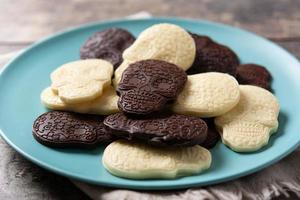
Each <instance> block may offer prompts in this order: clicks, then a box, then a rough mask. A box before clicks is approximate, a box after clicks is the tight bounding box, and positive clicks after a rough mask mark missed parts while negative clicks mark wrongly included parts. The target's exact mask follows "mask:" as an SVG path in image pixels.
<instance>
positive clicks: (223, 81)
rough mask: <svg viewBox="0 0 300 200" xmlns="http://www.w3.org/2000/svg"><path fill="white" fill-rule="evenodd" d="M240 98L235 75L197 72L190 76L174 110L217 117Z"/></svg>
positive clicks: (187, 113) (181, 112) (200, 115)
mask: <svg viewBox="0 0 300 200" xmlns="http://www.w3.org/2000/svg"><path fill="white" fill-rule="evenodd" d="M239 98H240V91H239V85H238V82H237V81H236V80H235V78H234V77H233V76H230V75H228V74H224V73H219V72H208V73H201V74H195V75H191V76H188V80H187V83H186V84H185V87H184V89H183V91H182V92H181V93H180V94H179V96H178V97H177V100H176V102H175V103H174V105H173V107H172V110H173V111H174V112H175V113H180V114H186V115H194V116H199V117H215V116H218V115H222V114H224V113H226V112H227V111H229V110H230V109H232V108H233V107H234V106H235V105H236V104H237V103H238V102H239Z"/></svg>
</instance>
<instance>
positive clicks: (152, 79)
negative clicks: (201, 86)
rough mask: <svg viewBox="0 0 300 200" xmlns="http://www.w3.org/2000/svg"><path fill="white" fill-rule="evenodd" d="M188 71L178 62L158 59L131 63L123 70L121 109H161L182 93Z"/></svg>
mask: <svg viewBox="0 0 300 200" xmlns="http://www.w3.org/2000/svg"><path fill="white" fill-rule="evenodd" d="M186 80H187V75H186V73H185V72H184V71H183V70H182V69H180V68H178V67H177V66H176V65H174V64H171V63H167V62H165V61H159V60H143V61H139V62H136V63H133V64H131V65H130V66H129V67H128V68H127V69H126V70H125V71H124V73H123V75H122V78H121V81H120V83H119V85H118V88H117V91H118V93H119V95H120V98H119V101H118V106H119V108H120V110H122V111H124V112H126V113H131V114H144V115H145V114H149V113H152V112H155V111H160V110H162V109H163V108H164V107H165V105H166V104H167V103H168V102H170V101H172V100H174V99H175V98H176V97H177V95H178V94H179V93H180V92H181V90H182V89H183V87H184V84H185V82H186Z"/></svg>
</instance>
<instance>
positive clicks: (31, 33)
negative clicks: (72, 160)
mask: <svg viewBox="0 0 300 200" xmlns="http://www.w3.org/2000/svg"><path fill="white" fill-rule="evenodd" d="M139 11H148V12H150V13H151V14H153V15H155V16H177V17H189V18H197V19H206V20H211V21H216V22H221V23H226V24H229V25H232V26H236V27H240V28H244V29H247V30H250V31H253V32H256V33H258V34H259V35H262V36H264V37H267V38H269V39H271V40H273V41H274V42H276V43H278V44H279V45H281V46H282V47H283V48H285V49H287V50H288V51H290V52H291V53H293V54H294V55H295V56H297V57H298V58H300V1H299V0H251V1H250V0H248V1H247V0H202V1H200V0H151V1H146V0H99V1H96V0H66V1H60V0H44V1H42V0H0V55H3V54H7V53H10V52H14V51H18V50H20V49H23V48H24V47H27V46H28V45H30V44H31V43H33V42H34V41H37V40H39V39H41V38H43V37H45V36H48V35H50V34H52V33H54V32H57V31H62V30H64V29H66V28H70V27H73V26H78V25H82V24H85V23H89V22H95V21H101V20H106V19H113V18H121V17H123V16H126V15H130V14H133V13H136V12H139ZM0 67H1V66H0ZM0 112H1V111H0ZM0 150H1V154H0V155H1V158H2V159H1V161H0V199H1V200H2V199H17V200H18V199H25V200H35V199H37V200H38V199H72V200H77V199H88V197H87V196H86V195H85V194H83V193H82V192H81V191H80V190H78V189H77V188H75V186H73V184H71V183H70V181H69V180H68V179H66V178H63V177H61V176H58V175H55V174H53V173H51V172H48V171H46V170H44V169H41V168H40V167H37V166H36V165H34V164H32V163H31V162H29V161H27V160H26V159H24V158H23V157H22V156H20V155H19V154H18V153H16V152H15V151H14V150H12V149H11V147H9V146H8V145H7V144H6V143H5V142H4V141H3V140H2V139H1V138H0ZM279 199H283V197H279ZM291 199H293V197H291Z"/></svg>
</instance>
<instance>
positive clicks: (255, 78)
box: [237, 64, 272, 90]
mask: <svg viewBox="0 0 300 200" xmlns="http://www.w3.org/2000/svg"><path fill="white" fill-rule="evenodd" d="M271 80H272V76H271V74H270V72H269V71H268V70H267V69H266V68H264V67H263V66H261V65H256V64H244V65H239V66H238V67H237V81H238V82H239V83H240V84H244V85H256V86H259V87H262V88H265V89H267V90H271V86H270V84H271Z"/></svg>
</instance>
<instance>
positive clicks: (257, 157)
mask: <svg viewBox="0 0 300 200" xmlns="http://www.w3.org/2000/svg"><path fill="white" fill-rule="evenodd" d="M162 22H167V23H174V24H178V25H179V26H181V27H184V28H186V29H187V30H189V31H192V32H195V33H200V34H205V35H209V36H211V37H212V38H213V39H215V40H216V41H218V42H220V43H222V44H226V45H228V46H230V47H231V48H232V49H233V50H234V51H235V52H237V54H238V56H239V58H240V60H241V62H242V63H249V62H251V63H258V64H261V65H264V66H266V67H267V68H268V70H269V71H270V72H271V73H272V75H273V78H274V81H273V83H272V88H273V89H274V91H275V95H276V96H277V97H278V99H279V101H280V105H281V113H280V116H279V120H280V128H279V131H278V132H277V133H276V134H274V135H273V136H272V137H271V138H270V142H269V144H268V145H267V146H266V147H265V148H263V149H262V150H260V151H258V152H255V153H249V154H240V153H236V152H233V151H231V150H229V149H228V148H227V147H225V146H224V145H222V144H221V143H219V144H217V146H216V147H214V148H213V149H212V150H211V152H212V157H213V161H212V167H211V168H210V169H209V170H208V171H206V172H205V173H203V174H199V175H195V176H189V177H182V178H178V179H174V180H127V179H123V178H118V177H115V176H112V175H110V174H109V173H108V172H107V171H106V170H105V169H104V167H103V166H102V164H101V156H102V152H103V147H102V148H98V149H95V150H75V149H51V148H48V147H45V146H43V145H41V144H39V143H38V142H36V141H35V140H34V138H33V137H32V134H31V126H32V123H33V121H34V120H35V118H36V117H37V116H39V115H40V114H42V113H44V112H45V111H46V109H45V108H44V107H43V106H42V105H41V103H40V93H41V91H42V90H43V89H44V88H45V87H47V86H49V85H50V79H49V75H50V73H51V71H53V70H54V69H55V68H57V67H58V66H60V65H61V64H64V63H66V62H69V61H73V60H77V59H79V48H80V46H81V45H82V43H83V42H84V41H85V40H86V39H87V37H88V36H90V35H91V34H92V33H94V32H96V31H99V30H102V29H106V28H109V27H122V28H125V29H127V30H129V31H130V32H132V33H134V34H135V35H138V33H140V32H141V31H142V30H144V29H145V28H147V27H149V26H151V25H153V24H156V23H162ZM299 77H300V63H299V62H298V61H297V60H296V59H295V58H294V57H293V56H292V55H291V54H289V53H288V52H287V51H285V50H284V49H282V48H280V47H279V46H277V45H276V44H274V43H272V42H270V41H268V40H266V39H264V38H262V37H260V36H257V35H255V34H253V33H249V32H247V31H244V30H240V29H237V28H233V27H229V26H226V25H221V24H217V23H212V22H206V21H198V20H186V19H176V18H153V19H142V20H118V21H109V22H104V23H95V24H90V25H86V26H83V27H80V28H75V29H71V30H68V31H65V32H63V33H59V34H56V35H55V36H52V37H49V38H47V39H45V40H43V41H41V42H38V43H36V44H34V45H32V46H31V47H30V48H28V49H27V50H26V51H24V52H23V53H22V54H20V55H19V56H18V57H17V58H15V59H14V60H12V61H11V62H10V63H9V64H7V65H6V67H5V68H4V69H3V70H2V72H1V75H0V94H1V96H0V132H1V135H2V137H3V138H4V139H5V140H6V142H8V144H10V145H11V146H12V147H13V148H14V149H16V150H17V151H18V152H19V153H21V154H22V155H23V156H25V157H26V158H28V159H29V160H31V161H33V162H34V163H36V164H38V165H40V166H42V167H44V168H46V169H49V170H51V171H53V172H56V173H58V174H61V175H64V176H68V177H70V178H75V179H79V180H82V181H86V182H89V183H94V184H99V185H105V186H112V187H122V188H132V189H145V190H150V189H151V190H157V189H159V190H162V189H177V188H188V187H193V186H200V185H209V184H215V183H220V182H224V181H228V180H232V179H235V178H238V177H241V176H245V175H247V174H250V173H253V172H255V171H258V170H260V169H262V168H264V167H267V166H269V165H271V164H272V163H274V162H276V161H278V160H280V159H281V158H283V157H284V156H286V155H287V154H289V153H290V152H292V151H293V150H294V149H296V147H297V146H298V145H299V143H300V132H299V131H300V123H299V120H300V106H299V102H300V78H299Z"/></svg>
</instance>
